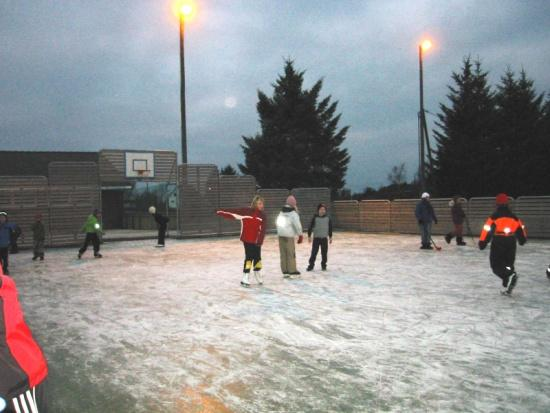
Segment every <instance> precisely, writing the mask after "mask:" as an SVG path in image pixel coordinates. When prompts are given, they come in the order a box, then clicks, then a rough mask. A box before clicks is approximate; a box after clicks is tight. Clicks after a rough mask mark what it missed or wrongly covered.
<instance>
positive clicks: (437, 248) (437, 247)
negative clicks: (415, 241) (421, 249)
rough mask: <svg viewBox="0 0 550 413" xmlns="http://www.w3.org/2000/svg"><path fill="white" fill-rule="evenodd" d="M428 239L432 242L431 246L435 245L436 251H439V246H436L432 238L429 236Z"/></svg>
mask: <svg viewBox="0 0 550 413" xmlns="http://www.w3.org/2000/svg"><path fill="white" fill-rule="evenodd" d="M430 241H431V242H432V244H433V246H434V247H435V249H436V250H437V251H441V247H440V246H438V245H437V244H436V243H435V241H434V240H433V238H432V237H430Z"/></svg>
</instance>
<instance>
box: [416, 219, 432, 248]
mask: <svg viewBox="0 0 550 413" xmlns="http://www.w3.org/2000/svg"><path fill="white" fill-rule="evenodd" d="M418 226H419V227H420V236H421V238H422V245H424V246H428V245H430V244H431V243H432V242H431V238H432V223H431V222H424V223H422V224H419V225H418Z"/></svg>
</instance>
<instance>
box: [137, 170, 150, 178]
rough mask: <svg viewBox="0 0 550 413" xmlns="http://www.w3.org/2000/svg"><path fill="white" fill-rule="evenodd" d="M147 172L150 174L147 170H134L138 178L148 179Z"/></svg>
mask: <svg viewBox="0 0 550 413" xmlns="http://www.w3.org/2000/svg"><path fill="white" fill-rule="evenodd" d="M149 172H151V171H148V170H147V169H137V170H136V173H137V177H138V178H148V177H149Z"/></svg>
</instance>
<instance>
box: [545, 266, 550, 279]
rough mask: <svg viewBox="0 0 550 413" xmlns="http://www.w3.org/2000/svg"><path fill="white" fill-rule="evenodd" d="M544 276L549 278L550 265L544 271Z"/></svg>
mask: <svg viewBox="0 0 550 413" xmlns="http://www.w3.org/2000/svg"><path fill="white" fill-rule="evenodd" d="M546 276H547V277H548V278H550V265H549V266H548V268H547V269H546Z"/></svg>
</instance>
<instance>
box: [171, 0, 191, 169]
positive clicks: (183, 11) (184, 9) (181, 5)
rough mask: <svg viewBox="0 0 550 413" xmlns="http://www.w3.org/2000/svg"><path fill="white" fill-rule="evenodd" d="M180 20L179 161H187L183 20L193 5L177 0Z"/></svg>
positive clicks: (176, 8) (188, 14)
mask: <svg viewBox="0 0 550 413" xmlns="http://www.w3.org/2000/svg"><path fill="white" fill-rule="evenodd" d="M175 10H176V12H177V15H178V18H179V21H180V85H181V88H180V108H181V162H182V163H187V123H186V118H185V21H186V20H188V19H189V18H190V17H191V16H192V15H193V13H194V8H193V5H192V4H190V3H188V2H185V1H178V2H177V3H176V4H175Z"/></svg>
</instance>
